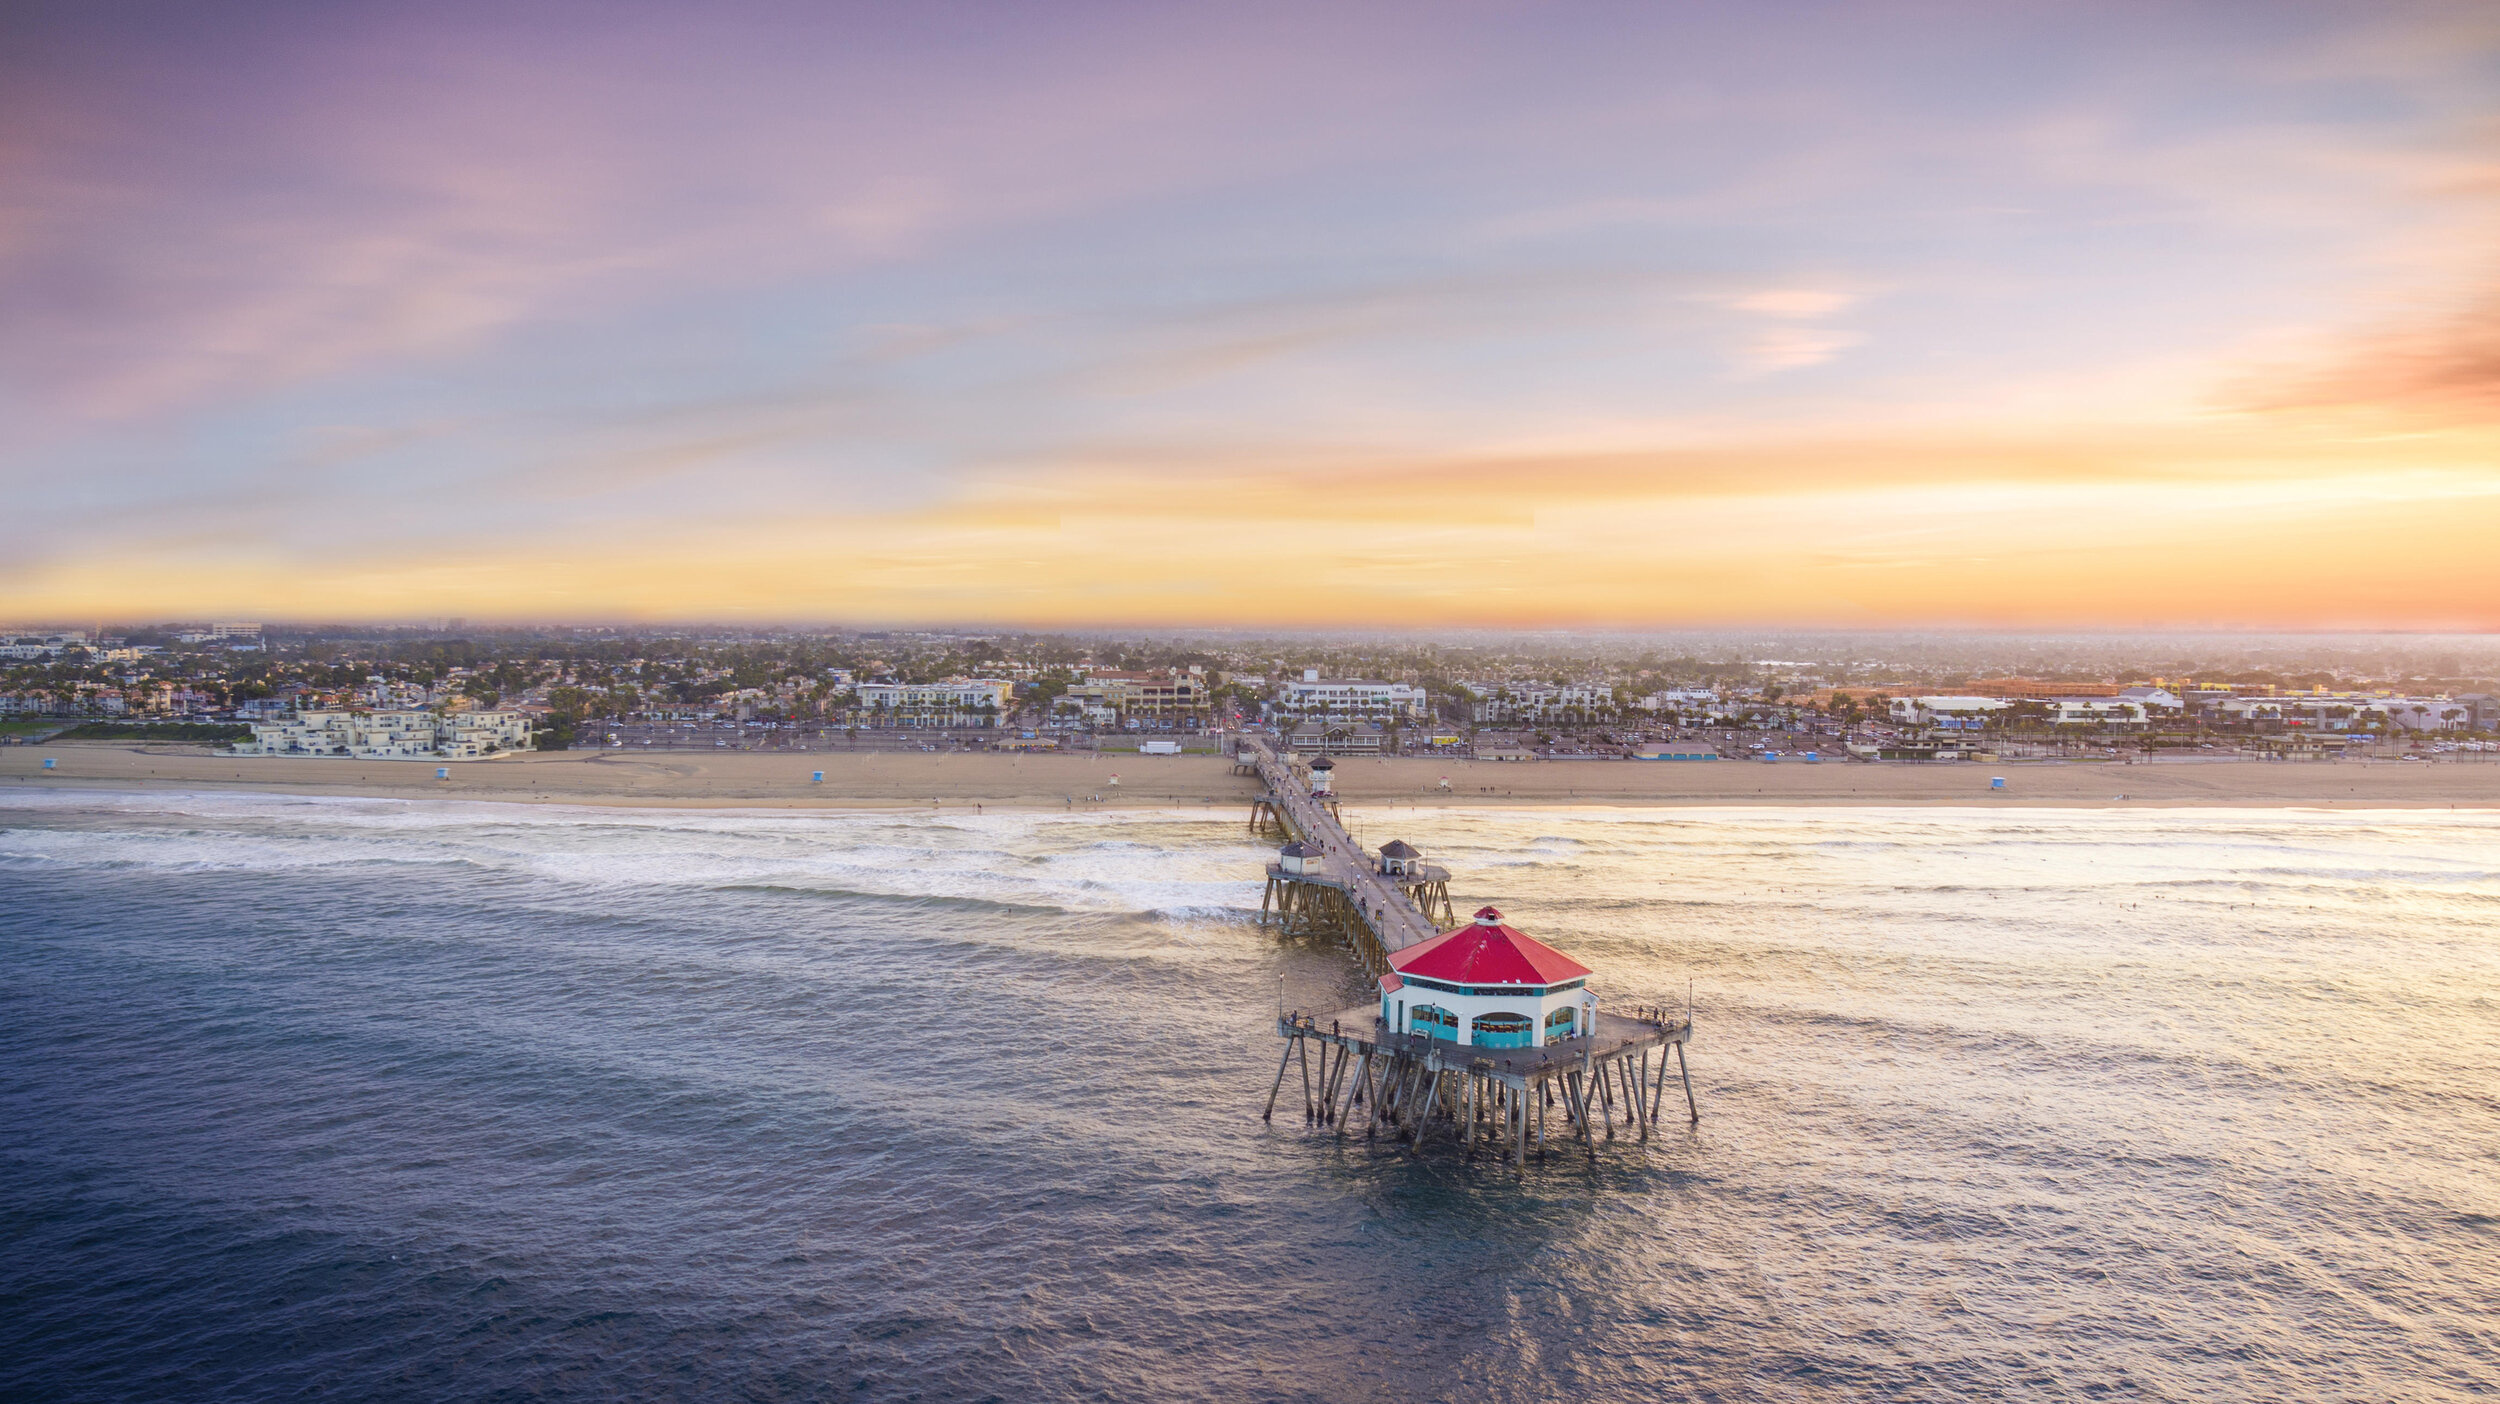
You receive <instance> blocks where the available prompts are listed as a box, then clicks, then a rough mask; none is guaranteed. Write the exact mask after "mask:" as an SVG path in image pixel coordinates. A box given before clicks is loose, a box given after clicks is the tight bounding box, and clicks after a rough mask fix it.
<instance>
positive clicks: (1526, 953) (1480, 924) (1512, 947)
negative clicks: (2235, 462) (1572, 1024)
mask: <svg viewBox="0 0 2500 1404" xmlns="http://www.w3.org/2000/svg"><path fill="white" fill-rule="evenodd" d="M1389 964H1390V965H1391V966H1392V967H1394V968H1395V969H1396V970H1397V972H1398V973H1399V974H1401V975H1415V976H1420V977H1421V978H1423V979H1426V980H1443V981H1447V982H1448V983H1450V984H1453V985H1556V984H1560V983H1562V982H1563V981H1565V980H1577V979H1580V978H1582V977H1584V976H1586V975H1587V974H1588V973H1589V968H1588V967H1587V966H1585V965H1582V964H1581V963H1580V962H1578V961H1576V960H1573V959H1572V958H1571V957H1569V956H1567V955H1564V954H1563V953H1562V952H1560V951H1558V950H1555V949H1554V948H1553V947H1552V946H1549V945H1546V944H1545V943H1544V942H1542V941H1538V940H1535V939H1533V938H1531V937H1529V936H1526V935H1524V934H1522V933H1520V932H1519V931H1517V930H1514V929H1513V928H1511V927H1508V926H1505V925H1503V924H1502V914H1501V913H1500V912H1497V911H1495V910H1493V909H1492V908H1491V907H1486V908H1485V909H1484V910H1482V911H1480V912H1477V913H1476V919H1475V920H1474V921H1473V922H1471V923H1469V924H1467V925H1465V926H1461V927H1457V928H1455V929H1453V930H1449V931H1444V932H1442V933H1441V934H1440V935H1438V936H1435V937H1433V938H1432V939H1431V940H1429V941H1425V942H1422V943H1421V944H1418V945H1413V946H1409V947H1407V948H1406V949H1405V950H1402V951H1399V952H1398V953H1397V954H1395V955H1393V956H1391V957H1389Z"/></svg>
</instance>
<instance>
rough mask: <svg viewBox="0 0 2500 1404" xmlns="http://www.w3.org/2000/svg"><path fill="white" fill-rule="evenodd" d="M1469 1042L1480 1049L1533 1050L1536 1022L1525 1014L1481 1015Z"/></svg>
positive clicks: (1476, 1019)
mask: <svg viewBox="0 0 2500 1404" xmlns="http://www.w3.org/2000/svg"><path fill="white" fill-rule="evenodd" d="M1468 1032H1469V1033H1470V1035H1472V1036H1471V1037H1470V1038H1469V1039H1468V1040H1467V1041H1468V1042H1469V1043H1472V1044H1474V1045H1475V1046H1476V1047H1478V1048H1533V1047H1535V1046H1536V1022H1535V1021H1534V1020H1532V1019H1530V1018H1529V1017H1528V1016H1527V1015H1525V1014H1507V1013H1494V1014H1479V1015H1477V1016H1476V1018H1475V1025H1474V1027H1473V1028H1471V1029H1470V1030H1469V1031H1468Z"/></svg>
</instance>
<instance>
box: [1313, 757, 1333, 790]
mask: <svg viewBox="0 0 2500 1404" xmlns="http://www.w3.org/2000/svg"><path fill="white" fill-rule="evenodd" d="M1336 792H1337V763H1336V762H1335V761H1332V760H1330V759H1329V758H1328V757H1326V756H1321V757H1320V758H1319V759H1318V760H1315V761H1313V762H1311V793H1312V794H1314V795H1331V794H1335V793H1336Z"/></svg>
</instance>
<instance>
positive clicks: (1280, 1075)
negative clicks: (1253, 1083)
mask: <svg viewBox="0 0 2500 1404" xmlns="http://www.w3.org/2000/svg"><path fill="white" fill-rule="evenodd" d="M1297 1042H1299V1040H1297V1039H1290V1038H1289V1039H1286V1040H1285V1056H1284V1057H1282V1058H1279V1059H1277V1060H1276V1085H1275V1086H1273V1087H1270V1088H1269V1089H1267V1110H1266V1111H1263V1112H1261V1113H1259V1120H1261V1121H1268V1120H1271V1119H1273V1118H1274V1117H1275V1115H1276V1094H1277V1093H1279V1092H1282V1091H1284V1090H1285V1065H1286V1064H1288V1063H1291V1062H1292V1061H1293V1046H1294V1044H1295V1043H1297Z"/></svg>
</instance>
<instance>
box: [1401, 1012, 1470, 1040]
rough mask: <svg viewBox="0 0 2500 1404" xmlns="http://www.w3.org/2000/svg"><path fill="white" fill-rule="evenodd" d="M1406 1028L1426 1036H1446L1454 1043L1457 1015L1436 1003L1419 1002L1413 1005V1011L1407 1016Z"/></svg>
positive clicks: (1456, 1033)
mask: <svg viewBox="0 0 2500 1404" xmlns="http://www.w3.org/2000/svg"><path fill="white" fill-rule="evenodd" d="M1407 1029H1408V1031H1409V1032H1411V1033H1419V1034H1422V1035H1424V1036H1425V1037H1427V1038H1446V1039H1448V1040H1450V1041H1451V1042H1452V1043H1456V1042H1457V1041H1458V1016H1457V1015H1456V1014H1453V1013H1451V1012H1450V1011H1449V1010H1447V1009H1443V1008H1442V1007H1440V1006H1439V1005H1437V1004H1419V1005H1416V1006H1415V1012H1414V1013H1413V1014H1411V1015H1409V1016H1408V1023H1407Z"/></svg>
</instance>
